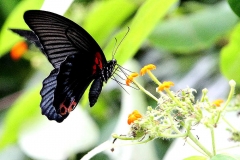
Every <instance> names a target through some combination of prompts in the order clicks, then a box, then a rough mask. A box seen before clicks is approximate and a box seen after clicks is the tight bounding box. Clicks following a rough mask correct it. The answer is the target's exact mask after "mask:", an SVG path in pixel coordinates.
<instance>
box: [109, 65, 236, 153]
mask: <svg viewBox="0 0 240 160" xmlns="http://www.w3.org/2000/svg"><path fill="white" fill-rule="evenodd" d="M153 69H156V66H154V65H153V64H150V65H147V66H145V67H143V68H142V69H141V71H140V75H141V76H143V75H145V74H146V73H147V74H148V75H149V76H150V78H151V79H152V80H153V81H154V82H155V83H156V84H157V87H156V91H157V92H158V93H159V97H155V96H154V95H153V94H151V93H150V92H148V91H147V90H145V89H144V87H143V86H141V85H140V84H139V83H137V81H136V80H135V78H136V77H137V76H138V74H137V73H133V74H131V75H129V76H128V78H127V80H126V84H127V85H130V83H134V85H136V86H137V87H138V88H139V89H140V90H142V91H143V92H144V93H146V94H147V95H148V96H150V97H151V98H153V99H154V100H155V101H156V104H157V105H156V107H151V106H148V107H147V111H146V113H145V114H144V115H141V114H140V113H139V112H138V111H137V110H135V111H133V113H131V114H130V115H129V116H128V124H129V125H131V129H130V131H129V134H128V135H127V136H119V135H117V134H113V137H114V138H117V139H121V140H138V142H137V143H139V142H140V141H141V143H145V142H148V141H151V140H153V139H156V138H164V139H170V138H179V137H188V138H189V139H190V140H192V142H194V143H195V144H196V145H198V146H199V148H201V149H202V151H203V152H204V153H205V154H206V155H208V156H209V157H212V155H215V152H214V153H211V152H210V151H208V150H207V149H206V148H205V147H204V146H202V145H201V143H200V142H199V141H198V139H196V137H195V136H194V135H193V134H192V132H191V129H192V127H193V126H194V125H196V124H199V123H202V124H204V125H205V126H206V127H207V128H209V129H210V130H211V132H213V131H214V130H213V129H214V128H215V127H216V126H217V124H218V123H219V119H220V118H221V117H222V113H223V112H224V111H225V110H226V107H227V106H228V105H229V102H230V100H231V99H232V97H233V95H234V90H235V85H236V83H235V81H233V80H231V81H230V82H229V84H230V92H229V96H228V99H227V101H226V102H225V103H224V101H223V100H222V99H217V100H215V101H213V102H210V101H209V99H208V97H207V92H208V91H207V89H203V90H202V97H201V99H199V100H196V99H195V96H194V93H195V92H197V91H196V90H195V89H193V88H189V87H187V88H185V89H181V90H179V91H176V92H173V91H171V90H170V88H171V87H172V86H174V83H173V82H171V81H165V82H162V83H161V82H160V81H158V79H157V78H156V77H155V76H154V75H153V73H152V72H151V70H153ZM239 106H240V105H239ZM239 108H240V107H238V109H239ZM230 131H232V132H233V131H234V132H233V133H234V135H235V136H234V138H233V139H234V140H235V141H236V140H237V139H239V137H240V136H239V135H240V134H239V133H240V132H237V131H236V130H233V129H230ZM236 133H238V134H236ZM212 135H214V134H212ZM213 139H214V137H213ZM213 145H214V143H213ZM213 148H214V147H213Z"/></svg>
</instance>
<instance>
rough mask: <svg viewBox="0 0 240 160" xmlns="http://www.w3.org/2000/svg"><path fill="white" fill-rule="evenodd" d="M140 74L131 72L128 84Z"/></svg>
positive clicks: (127, 80)
mask: <svg viewBox="0 0 240 160" xmlns="http://www.w3.org/2000/svg"><path fill="white" fill-rule="evenodd" d="M137 76H138V73H136V72H134V73H132V74H130V75H129V76H128V77H127V79H126V85H127V86H130V83H132V81H133V79H134V78H135V77H137Z"/></svg>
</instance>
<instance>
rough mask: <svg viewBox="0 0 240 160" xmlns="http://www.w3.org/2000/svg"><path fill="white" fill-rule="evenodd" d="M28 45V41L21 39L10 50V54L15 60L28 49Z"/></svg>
mask: <svg viewBox="0 0 240 160" xmlns="http://www.w3.org/2000/svg"><path fill="white" fill-rule="evenodd" d="M27 49H28V46H27V44H26V42H24V41H21V42H18V43H17V44H15V45H14V46H13V48H12V49H11V51H10V56H11V58H12V59H13V60H19V59H20V58H21V56H22V55H23V54H24V53H25V52H26V51H27Z"/></svg>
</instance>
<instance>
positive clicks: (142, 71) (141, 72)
mask: <svg viewBox="0 0 240 160" xmlns="http://www.w3.org/2000/svg"><path fill="white" fill-rule="evenodd" d="M154 69H156V66H155V65H153V64H148V65H146V66H144V67H143V68H142V69H141V71H140V75H141V76H143V75H144V74H145V73H146V72H147V71H149V70H154Z"/></svg>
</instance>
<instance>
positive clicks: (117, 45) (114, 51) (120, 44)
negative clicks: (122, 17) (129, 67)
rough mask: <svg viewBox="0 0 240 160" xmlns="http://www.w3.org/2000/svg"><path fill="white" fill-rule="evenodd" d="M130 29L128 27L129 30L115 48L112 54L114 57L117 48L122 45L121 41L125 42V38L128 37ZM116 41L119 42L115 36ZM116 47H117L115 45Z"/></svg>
mask: <svg viewBox="0 0 240 160" xmlns="http://www.w3.org/2000/svg"><path fill="white" fill-rule="evenodd" d="M129 31H130V27H128V30H127V32H126V34H125V35H124V36H123V38H122V40H121V41H120V42H119V44H118V45H117V47H116V49H115V50H114V52H113V54H112V58H114V56H115V54H116V52H117V50H118V47H119V46H120V45H121V43H122V42H123V40H124V39H125V38H126V36H127V34H128V33H129ZM115 40H116V42H117V39H116V38H115ZM114 48H115V47H114Z"/></svg>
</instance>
